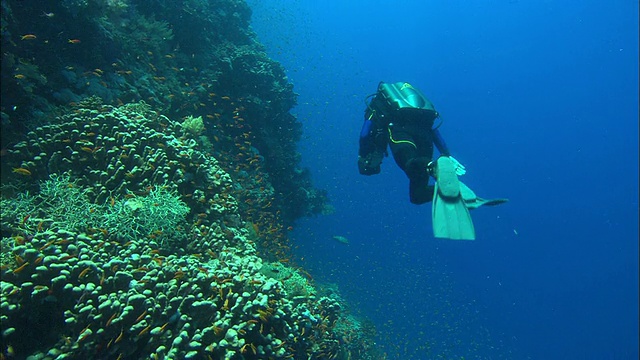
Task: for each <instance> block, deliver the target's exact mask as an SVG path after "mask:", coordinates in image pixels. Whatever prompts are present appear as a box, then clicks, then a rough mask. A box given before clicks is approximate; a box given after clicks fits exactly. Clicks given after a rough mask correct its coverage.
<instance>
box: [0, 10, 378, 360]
mask: <svg viewBox="0 0 640 360" xmlns="http://www.w3.org/2000/svg"><path fill="white" fill-rule="evenodd" d="M1 5H2V15H1V16H2V19H1V20H2V24H1V26H2V29H1V31H2V38H1V41H2V49H3V51H2V69H1V72H0V76H1V80H2V81H1V83H0V87H1V90H2V97H1V98H0V101H1V110H2V113H1V115H2V124H1V126H2V133H1V135H0V146H1V152H0V162H1V164H2V167H1V168H0V172H1V174H0V175H1V180H2V182H1V187H0V189H1V191H2V193H1V195H2V198H1V201H2V203H1V204H0V205H1V206H0V215H1V222H0V235H1V236H2V240H1V245H2V247H1V252H0V275H1V280H0V294H1V295H2V296H1V300H0V323H1V325H2V326H1V328H2V334H1V338H0V349H1V351H2V352H1V353H0V355H1V356H2V357H13V358H32V359H36V358H38V359H63V358H97V359H138V358H152V359H181V358H194V359H289V358H296V359H297V358H304V359H307V358H314V359H372V358H375V357H376V356H377V355H373V354H374V353H375V351H373V348H374V346H373V340H372V339H373V328H372V327H371V326H369V325H366V324H363V323H362V322H361V321H359V320H357V319H356V318H354V317H353V316H350V315H348V314H347V313H346V312H345V304H344V302H343V301H342V300H341V299H340V296H339V294H338V293H337V292H336V291H335V290H328V289H323V288H321V287H318V286H317V284H314V282H313V281H312V279H311V277H310V275H309V274H308V273H306V272H305V271H304V270H303V269H301V268H299V267H296V266H294V265H292V264H289V261H290V257H291V254H290V242H289V239H288V237H287V228H288V227H290V226H291V225H292V224H293V223H294V221H295V220H296V219H297V218H299V217H301V216H309V215H314V214H319V213H322V212H324V211H326V209H327V198H326V195H325V193H324V192H323V191H322V190H318V189H316V188H314V187H313V185H312V183H311V179H310V177H309V175H308V174H309V173H308V171H306V170H305V169H301V168H300V167H299V160H300V156H299V154H298V153H297V151H296V143H297V142H298V141H299V140H300V136H301V131H302V129H301V124H300V123H299V122H298V121H297V119H296V118H295V117H294V116H292V115H291V114H290V112H289V111H290V109H291V108H292V107H293V106H294V105H295V94H294V92H293V86H292V84H291V83H289V81H288V80H287V78H286V76H285V75H284V71H283V69H282V67H281V66H280V65H279V64H278V63H276V62H274V61H272V60H271V59H269V58H268V57H267V55H266V54H265V53H264V51H263V49H262V47H261V45H260V44H259V43H258V42H257V41H256V39H255V35H254V34H253V33H252V31H251V29H250V27H249V21H250V16H251V11H250V9H249V7H248V6H247V5H246V3H245V2H244V1H236V0H198V1H196V0H184V1H169V0H139V1H136V0H61V1H55V2H29V1H27V2H24V1H6V0H3V1H2V2H1Z"/></svg>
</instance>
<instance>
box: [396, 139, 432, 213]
mask: <svg viewBox="0 0 640 360" xmlns="http://www.w3.org/2000/svg"><path fill="white" fill-rule="evenodd" d="M392 130H393V131H392V132H391V139H390V140H391V141H390V142H389V144H390V148H391V153H392V154H393V159H394V160H395V161H396V164H398V166H399V167H400V168H401V169H402V170H403V171H404V172H405V174H407V177H408V178H409V200H410V201H411V202H412V203H413V204H417V205H419V204H424V203H426V202H428V201H431V199H432V198H433V186H429V172H428V171H427V166H428V165H429V162H430V161H431V156H424V155H426V154H424V152H423V151H421V150H423V149H419V148H418V147H417V146H416V144H415V142H414V139H413V137H412V136H410V134H409V133H407V132H406V131H402V130H404V129H397V128H396V129H392Z"/></svg>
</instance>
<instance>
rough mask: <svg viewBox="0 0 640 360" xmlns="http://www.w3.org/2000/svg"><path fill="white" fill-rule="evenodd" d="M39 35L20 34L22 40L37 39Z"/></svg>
mask: <svg viewBox="0 0 640 360" xmlns="http://www.w3.org/2000/svg"><path fill="white" fill-rule="evenodd" d="M35 39H37V37H36V36H35V35H33V34H25V35H22V36H20V40H35Z"/></svg>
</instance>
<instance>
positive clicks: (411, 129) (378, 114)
mask: <svg viewBox="0 0 640 360" xmlns="http://www.w3.org/2000/svg"><path fill="white" fill-rule="evenodd" d="M434 120H435V119H434V118H433V116H430V115H429V114H425V113H424V112H420V111H415V112H412V111H405V112H397V111H395V112H394V111H389V110H388V109H385V105H384V104H382V102H381V100H380V99H379V95H376V97H374V98H373V99H372V100H371V103H370V106H368V107H367V109H366V110H365V123H364V125H363V129H362V132H361V134H360V150H359V155H360V160H359V169H360V173H361V174H364V175H373V174H377V173H379V172H380V162H382V157H383V155H382V154H386V146H387V144H389V147H390V148H391V153H392V154H393V158H394V160H395V161H396V163H397V164H398V166H399V167H400V168H401V169H402V170H403V171H404V172H405V174H407V177H409V200H410V201H411V202H412V203H414V204H424V203H426V202H429V201H431V200H432V199H433V190H434V187H433V186H432V185H429V176H430V173H431V171H430V170H431V169H428V166H429V164H430V162H431V160H432V158H433V147H434V144H435V145H436V147H437V148H438V150H439V151H440V154H441V155H444V156H449V151H448V149H447V146H446V144H445V143H444V140H443V139H442V137H441V136H440V133H439V132H438V130H437V129H432V126H433V122H434Z"/></svg>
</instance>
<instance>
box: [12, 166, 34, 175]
mask: <svg viewBox="0 0 640 360" xmlns="http://www.w3.org/2000/svg"><path fill="white" fill-rule="evenodd" d="M13 172H14V173H16V174H20V175H25V176H30V175H31V171H29V170H27V169H25V168H13Z"/></svg>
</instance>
